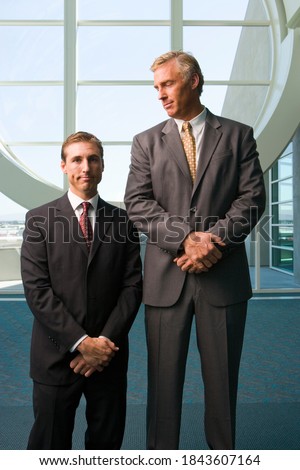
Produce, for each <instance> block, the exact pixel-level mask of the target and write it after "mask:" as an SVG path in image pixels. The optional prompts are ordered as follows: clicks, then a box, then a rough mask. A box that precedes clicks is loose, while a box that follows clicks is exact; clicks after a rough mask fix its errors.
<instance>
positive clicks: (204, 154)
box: [194, 110, 222, 191]
mask: <svg viewBox="0 0 300 470" xmlns="http://www.w3.org/2000/svg"><path fill="white" fill-rule="evenodd" d="M220 127H221V125H220V123H219V121H218V119H217V118H216V117H215V116H214V115H213V114H212V113H210V111H208V110H207V117H206V121H205V127H204V131H203V137H202V144H201V149H200V156H199V161H198V165H197V174H196V180H195V184H194V191H195V189H196V188H197V186H198V185H199V183H200V181H201V180H202V178H203V176H204V173H205V171H206V169H207V167H208V165H209V162H210V160H211V158H212V156H213V154H214V152H215V150H216V148H217V146H218V143H219V141H220V138H221V136H222V132H221V130H220V129H219V128H220Z"/></svg>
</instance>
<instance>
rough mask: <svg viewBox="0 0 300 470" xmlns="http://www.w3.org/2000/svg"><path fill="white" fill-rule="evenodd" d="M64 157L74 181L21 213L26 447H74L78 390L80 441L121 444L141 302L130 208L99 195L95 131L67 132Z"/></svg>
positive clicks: (96, 446)
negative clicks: (28, 331)
mask: <svg viewBox="0 0 300 470" xmlns="http://www.w3.org/2000/svg"><path fill="white" fill-rule="evenodd" d="M61 156H62V160H61V168H62V171H63V172H64V173H65V174H66V175H67V176H68V180H69V185H70V189H69V191H68V193H67V194H65V195H64V196H62V197H61V198H59V199H57V200H55V201H52V202H50V203H48V204H45V205H43V206H41V207H38V208H36V209H33V210H31V211H29V212H28V213H27V216H26V227H25V230H24V241H23V244H22V250H21V271H22V279H23V284H24V291H25V296H26V299H27V302H28V305H29V307H30V309H31V311H32V313H33V315H34V323H33V330H32V341H31V364H30V375H31V377H32V379H33V408H34V418H35V421H34V424H33V427H32V430H31V433H30V437H29V442H28V449H39V450H41V449H47V450H49V449H71V448H72V434H73V428H74V420H75V414H76V409H77V407H78V405H79V402H80V399H81V397H82V396H83V395H84V397H85V400H86V420H87V429H86V433H85V448H86V449H120V447H121V444H122V439H123V435H124V428H125V414H126V391H127V365H128V332H129V330H130V328H131V325H132V323H133V321H134V319H135V316H136V314H137V312H138V309H139V306H140V303H141V290H142V288H141V282H142V281H141V260H140V250H139V241H138V236H137V234H136V232H135V230H134V227H133V225H132V223H130V222H129V221H128V218H127V215H126V212H125V211H124V210H122V209H119V208H116V207H114V206H112V205H110V204H108V203H107V202H105V201H103V200H102V199H101V198H100V197H99V195H98V190H97V187H98V184H99V183H100V181H101V178H102V172H103V169H104V162H103V148H102V144H101V142H100V141H99V139H97V137H95V136H93V135H92V134H89V133H87V132H77V133H75V134H72V135H71V136H69V137H68V138H67V140H66V141H65V142H64V143H63V145H62V153H61ZM82 203H84V204H82ZM86 203H89V204H86ZM86 206H87V211H88V213H87V217H86V218H85V226H84V227H83V228H81V219H82V217H83V216H84V214H83V212H85V210H84V207H86ZM88 206H89V208H88ZM87 227H89V230H88V232H89V234H88V233H87V230H86V229H87ZM90 238H92V239H90Z"/></svg>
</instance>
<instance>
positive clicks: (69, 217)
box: [56, 194, 88, 256]
mask: <svg viewBox="0 0 300 470" xmlns="http://www.w3.org/2000/svg"><path fill="white" fill-rule="evenodd" d="M56 213H57V217H62V218H63V220H62V222H63V223H64V230H65V234H64V237H66V239H67V240H69V242H70V243H78V244H79V246H80V248H81V249H82V250H83V252H84V253H85V254H86V255H87V256H88V250H87V246H86V242H85V239H84V237H83V234H82V232H81V228H80V225H79V222H78V219H77V217H76V214H75V213H74V210H73V207H72V206H71V204H70V201H69V198H68V195H67V194H65V195H64V196H62V198H61V199H59V200H58V203H57V206H56Z"/></svg>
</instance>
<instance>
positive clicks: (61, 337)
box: [21, 212, 85, 352]
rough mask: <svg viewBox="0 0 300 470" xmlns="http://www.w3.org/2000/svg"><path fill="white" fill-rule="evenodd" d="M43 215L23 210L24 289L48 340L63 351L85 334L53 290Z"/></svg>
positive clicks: (22, 263)
mask: <svg viewBox="0 0 300 470" xmlns="http://www.w3.org/2000/svg"><path fill="white" fill-rule="evenodd" d="M45 221H46V218H45V217H43V216H41V215H33V213H31V212H28V213H27V214H26V222H25V230H24V233H23V243H22V247H21V276H22V281H23V286H24V293H25V297H26V300H27V303H28V306H29V308H30V310H31V311H32V313H33V315H34V317H35V318H36V320H37V321H38V322H39V323H41V324H42V325H43V327H44V328H45V329H46V330H47V331H48V337H49V340H50V341H51V340H53V339H54V338H55V341H56V342H57V344H59V346H60V349H62V351H65V352H67V351H68V350H70V348H71V347H72V346H73V345H74V344H75V343H76V341H77V340H78V339H79V338H80V337H82V336H83V335H84V334H85V330H84V329H83V328H82V327H81V326H80V325H79V324H78V323H77V322H76V320H75V319H74V318H73V316H72V314H71V312H70V311H68V309H67V308H66V307H65V305H64V303H63V302H62V300H61V299H60V298H58V297H57V296H56V295H55V293H54V292H53V289H52V285H51V276H50V272H49V263H48V250H47V236H48V233H47V229H46V226H47V224H46V223H45Z"/></svg>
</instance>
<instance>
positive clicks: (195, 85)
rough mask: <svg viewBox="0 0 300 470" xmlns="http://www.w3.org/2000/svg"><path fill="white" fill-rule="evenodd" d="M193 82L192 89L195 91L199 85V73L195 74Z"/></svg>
mask: <svg viewBox="0 0 300 470" xmlns="http://www.w3.org/2000/svg"><path fill="white" fill-rule="evenodd" d="M191 82H192V88H193V90H195V89H196V88H197V87H198V85H199V75H198V74H197V73H193V75H192V78H191Z"/></svg>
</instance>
